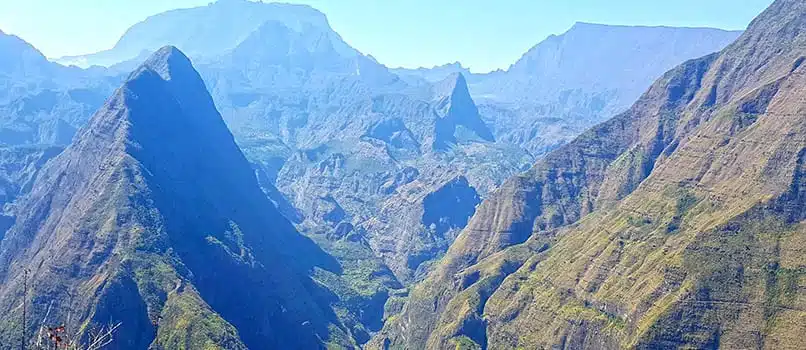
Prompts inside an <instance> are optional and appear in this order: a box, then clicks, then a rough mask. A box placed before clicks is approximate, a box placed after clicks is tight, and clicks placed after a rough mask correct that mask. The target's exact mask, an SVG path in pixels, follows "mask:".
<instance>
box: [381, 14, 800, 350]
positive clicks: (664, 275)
mask: <svg viewBox="0 0 806 350" xmlns="http://www.w3.org/2000/svg"><path fill="white" fill-rule="evenodd" d="M804 40H806V5H804V3H803V2H799V1H788V0H778V1H776V2H774V3H773V4H772V5H771V6H770V7H769V8H768V9H767V10H766V11H765V12H764V13H763V14H762V15H760V16H759V17H758V18H757V19H756V20H754V22H753V24H751V26H750V28H749V29H748V31H747V32H745V33H744V34H743V35H742V37H740V38H739V39H738V40H737V41H736V42H735V43H734V44H732V45H729V46H728V47H727V48H726V49H724V50H723V51H721V52H720V53H718V54H712V55H709V56H705V57H703V58H700V59H695V60H691V61H688V62H686V63H684V64H682V65H681V66H678V67H677V68H675V69H673V70H671V71H670V72H668V73H667V74H666V75H664V76H663V77H662V78H660V79H659V80H658V81H657V82H656V83H655V84H654V85H653V86H652V87H651V88H650V89H649V90H648V91H647V92H645V93H644V95H643V96H642V97H641V98H640V99H639V100H638V102H636V103H635V104H634V105H633V107H632V108H631V109H629V110H628V111H627V112H625V113H623V114H621V115H619V116H617V117H615V118H613V119H611V120H610V121H607V122H605V123H603V124H600V125H598V126H596V127H594V128H593V129H591V130H589V131H588V132H586V133H584V134H583V135H581V136H580V137H579V138H577V139H576V140H575V141H573V142H571V143H569V144H568V145H566V146H564V147H561V148H560V149H558V150H557V151H555V152H552V153H550V154H549V155H548V156H547V157H546V158H545V159H544V160H541V161H539V162H538V163H537V164H536V165H535V166H534V167H533V168H532V169H531V170H530V171H528V172H526V173H525V174H523V175H520V176H516V177H514V178H511V179H510V180H508V181H507V182H506V183H505V184H504V185H503V186H502V187H501V188H500V189H499V190H498V191H497V192H496V193H495V194H494V195H492V196H491V197H490V198H488V199H486V200H485V201H484V202H483V203H482V204H481V205H480V207H479V209H478V210H477V211H476V214H475V215H474V217H473V218H472V219H471V222H470V223H469V224H468V227H467V228H466V229H465V230H464V231H463V232H462V233H461V234H460V235H459V237H458V238H457V240H456V241H455V243H454V244H453V245H452V246H451V247H450V248H449V250H448V253H447V254H446V257H445V258H444V259H443V260H442V261H441V262H440V263H439V265H438V266H436V267H435V268H434V270H433V272H432V273H431V274H430V275H429V276H428V277H427V278H426V279H425V281H424V282H423V283H421V284H419V285H417V286H415V287H414V289H413V290H412V292H411V294H410V299H409V302H408V303H407V304H406V306H404V307H403V312H402V313H401V314H399V315H396V316H395V317H394V318H392V321H391V322H389V323H387V326H386V328H385V331H384V332H381V333H380V335H379V336H378V337H377V338H376V339H375V340H374V341H373V343H372V344H373V346H374V347H377V348H390V347H395V346H408V347H413V348H434V349H436V348H445V347H446V346H460V345H461V346H469V347H471V348H472V347H481V348H516V347H527V348H533V347H538V348H541V347H555V346H559V347H593V348H620V347H636V348H655V347H669V346H674V347H678V346H683V347H696V348H703V347H720V346H724V347H728V348H765V347H768V348H780V347H797V346H798V344H801V345H802V340H800V339H797V338H796V336H793V335H794V334H799V333H800V332H802V331H803V329H802V327H803V324H802V322H800V321H799V320H802V319H803V317H804V315H803V313H802V311H800V310H802V300H801V299H799V298H796V297H794V295H795V294H796V293H797V291H798V290H800V288H802V287H800V284H799V283H798V282H793V281H795V280H798V279H799V278H802V271H803V270H802V269H803V266H805V265H804V261H803V260H802V259H800V258H797V257H796V256H797V252H798V251H800V250H801V249H803V248H802V246H803V242H804V240H803V239H804V237H806V231H804V230H803V227H804V226H803V220H804V216H803V214H802V213H803V210H804V208H806V202H804V196H803V190H802V189H803V186H804V183H803V177H802V175H801V174H802V173H803V156H804V154H806V139H804V138H803V135H806V122H804V121H805V120H806V119H804V118H803V113H804V110H806V109H804V107H803V103H802V99H801V98H799V97H798V96H801V95H802V94H803V91H805V90H806V89H804V87H803V86H802V85H803V84H802V79H801V78H800V77H801V76H802V75H803V74H806V73H804V72H806V71H804V70H803V68H802V67H801V65H800V64H799V63H798V62H802V60H801V59H800V58H799V57H801V56H802V55H803V54H804V51H803V49H802V47H803V46H802V45H800V43H801V42H803V41H804ZM795 213H799V214H795ZM784 276H786V277H784ZM784 295H786V297H784ZM435 310H436V312H435ZM770 318H774V319H775V321H774V322H772V323H771V322H770V321H769V320H770ZM415 320H416V321H415Z"/></svg>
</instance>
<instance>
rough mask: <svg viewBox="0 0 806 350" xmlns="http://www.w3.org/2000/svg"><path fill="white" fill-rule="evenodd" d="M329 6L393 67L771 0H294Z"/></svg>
mask: <svg viewBox="0 0 806 350" xmlns="http://www.w3.org/2000/svg"><path fill="white" fill-rule="evenodd" d="M210 1H211V0H0V29H2V30H3V31H5V32H8V33H12V34H16V35H19V36H20V37H22V38H23V39H25V40H26V41H28V42H30V43H32V44H33V45H34V46H36V47H37V48H38V49H39V50H41V51H42V52H43V53H44V54H45V55H47V56H48V57H60V56H64V55H77V54H85V53H92V52H97V51H100V50H103V49H107V48H110V47H112V46H113V45H114V44H115V42H116V41H117V40H118V38H120V36H121V35H122V34H123V32H125V30H126V29H127V28H128V27H129V26H131V25H133V24H134V23H137V22H139V21H141V20H143V19H144V18H146V17H147V16H149V15H153V14H156V13H159V12H163V11H166V10H170V9H174V8H182V7H193V6H202V5H206V4H207V3H209V2H210ZM284 2H292V3H304V4H309V5H311V6H313V7H315V8H317V9H319V10H321V11H322V12H324V13H325V14H326V15H327V16H328V18H329V20H330V23H331V25H332V26H333V28H334V29H335V30H336V31H337V32H339V34H341V35H342V37H343V38H344V39H345V40H346V41H347V42H348V43H349V44H351V45H352V46H354V47H355V48H356V49H358V50H360V51H361V52H364V53H367V54H371V55H373V56H375V58H377V59H378V61H380V62H381V63H384V64H386V65H388V66H390V67H398V66H403V67H412V68H413V67H420V66H426V67H430V66H434V65H438V64H443V63H449V62H455V61H460V62H462V63H463V64H464V65H465V66H467V67H470V68H471V69H472V70H473V71H475V72H486V71H490V70H494V69H497V68H506V67H508V66H509V65H510V64H511V63H513V62H514V61H515V60H516V59H518V58H519V57H520V56H521V55H522V54H523V53H524V52H526V50H528V49H529V48H530V47H532V46H534V45H535V44H537V43H538V42H539V41H541V40H543V39H545V38H546V37H547V36H548V35H550V34H559V33H562V32H564V31H565V30H567V29H568V28H570V27H571V25H573V23H574V22H577V21H583V22H593V23H605V24H628V25H669V26H697V27H717V28H724V29H744V28H745V27H746V26H747V24H748V23H749V22H750V21H751V20H752V19H753V17H755V16H756V15H757V14H758V13H760V12H761V11H762V10H763V9H764V8H766V7H767V6H768V5H769V4H770V3H772V0H288V1H284Z"/></svg>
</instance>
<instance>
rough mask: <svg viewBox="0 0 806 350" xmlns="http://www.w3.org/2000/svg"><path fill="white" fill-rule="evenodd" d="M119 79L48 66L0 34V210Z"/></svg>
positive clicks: (26, 46)
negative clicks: (0, 193)
mask: <svg viewBox="0 0 806 350" xmlns="http://www.w3.org/2000/svg"><path fill="white" fill-rule="evenodd" d="M117 79H119V78H117V77H113V76H107V75H106V72H103V71H98V70H93V71H83V70H80V69H77V68H68V67H63V66H60V65H58V64H55V63H51V62H49V61H48V60H47V59H46V58H45V56H43V55H42V54H41V53H40V52H39V51H38V50H36V49H35V48H34V47H33V46H31V45H30V44H29V43H27V42H25V41H24V40H22V39H20V38H19V37H17V36H13V35H8V34H5V33H3V32H2V31H0V87H2V88H0V168H2V170H0V173H2V175H0V178H1V179H0V192H2V196H0V205H3V206H5V204H8V203H11V202H13V201H14V200H15V199H16V198H17V197H18V196H19V195H22V194H25V193H27V190H28V189H29V188H30V186H29V182H30V181H31V179H32V178H33V176H35V175H36V174H37V172H38V170H39V168H41V167H42V166H43V165H44V163H45V161H47V160H48V159H50V158H51V157H53V156H55V155H57V154H58V153H59V151H60V150H61V149H63V148H64V147H65V146H66V145H67V144H69V143H70V141H71V140H72V138H73V135H74V134H75V132H76V130H77V129H78V128H80V127H81V126H82V125H84V123H86V121H87V120H88V119H89V117H90V116H91V115H92V113H93V112H94V111H95V110H97V109H98V107H100V106H101V105H102V104H103V101H104V99H105V96H107V95H108V94H109V92H110V91H111V90H112V89H111V85H112V84H113V83H114V82H115V81H117ZM12 211H13V208H10V207H5V208H4V209H3V213H2V215H4V216H12V217H13V216H14V214H13V212H12ZM6 228H7V227H5V226H3V227H2V230H5V229H6Z"/></svg>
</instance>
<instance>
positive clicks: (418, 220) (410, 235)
mask: <svg viewBox="0 0 806 350" xmlns="http://www.w3.org/2000/svg"><path fill="white" fill-rule="evenodd" d="M479 202H480V198H479V195H478V193H477V192H476V190H475V189H474V188H473V187H472V186H470V184H469V183H468V181H467V179H466V178H464V177H457V178H445V179H440V180H437V181H435V182H434V183H427V182H425V180H416V181H413V182H411V183H409V184H407V185H405V186H403V187H401V188H400V189H399V190H398V191H397V193H396V194H395V195H394V196H392V197H390V198H389V199H387V200H386V201H385V202H384V205H383V206H382V209H381V211H380V213H378V214H377V215H376V216H375V217H373V218H372V219H370V220H369V221H367V222H366V223H364V224H362V225H360V226H359V227H358V229H359V230H360V231H362V232H364V234H365V235H366V236H367V238H368V240H369V242H370V245H371V246H372V247H373V250H374V251H376V252H378V254H379V255H380V256H381V257H382V258H383V259H384V261H385V262H386V264H387V265H388V266H389V268H390V269H391V270H392V271H393V272H394V273H395V275H396V276H397V277H398V279H399V280H401V281H402V282H404V283H411V282H412V281H414V280H416V279H417V278H418V277H420V276H423V275H424V273H425V272H426V271H428V267H429V266H430V262H433V261H434V260H435V259H437V258H439V257H440V256H442V254H443V253H444V252H445V251H446V250H447V248H448V246H449V245H450V243H451V242H453V240H454V239H455V237H456V234H457V233H458V232H459V230H461V229H462V228H464V227H465V225H467V221H468V220H469V219H470V217H471V216H472V215H473V213H474V212H475V211H476V205H477V204H478V203H479Z"/></svg>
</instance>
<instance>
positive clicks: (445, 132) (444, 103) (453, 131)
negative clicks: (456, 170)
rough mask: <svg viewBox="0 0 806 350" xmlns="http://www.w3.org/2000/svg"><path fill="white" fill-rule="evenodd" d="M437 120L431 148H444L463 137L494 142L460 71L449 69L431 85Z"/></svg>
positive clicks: (463, 138)
mask: <svg viewBox="0 0 806 350" xmlns="http://www.w3.org/2000/svg"><path fill="white" fill-rule="evenodd" d="M434 99H435V108H436V110H437V113H439V115H440V119H439V120H437V123H436V130H435V139H434V144H433V149H434V150H447V149H448V148H450V146H451V145H452V144H455V143H457V142H463V141H486V142H494V141H495V138H494V137H493V134H492V132H491V131H490V129H489V128H488V127H487V125H486V124H484V121H483V120H482V119H481V115H479V109H478V107H476V103H475V102H473V98H472V97H470V90H469V89H468V88H467V81H466V80H465V76H464V75H463V74H462V73H458V72H457V73H452V74H450V75H449V76H448V77H447V78H445V79H443V80H442V81H441V82H439V83H436V84H435V85H434Z"/></svg>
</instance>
